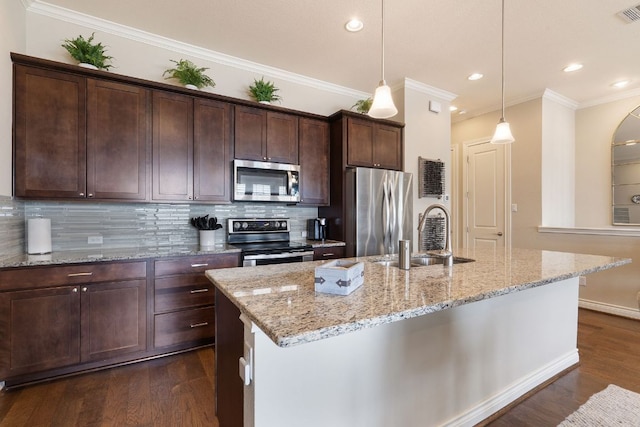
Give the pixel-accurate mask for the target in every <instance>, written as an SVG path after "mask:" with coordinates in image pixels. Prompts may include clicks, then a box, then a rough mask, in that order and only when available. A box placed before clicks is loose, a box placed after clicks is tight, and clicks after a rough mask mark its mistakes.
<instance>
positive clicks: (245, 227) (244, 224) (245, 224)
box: [242, 222, 249, 230]
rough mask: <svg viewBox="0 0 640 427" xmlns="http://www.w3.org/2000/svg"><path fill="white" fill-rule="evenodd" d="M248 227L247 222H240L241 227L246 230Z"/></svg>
mask: <svg viewBox="0 0 640 427" xmlns="http://www.w3.org/2000/svg"><path fill="white" fill-rule="evenodd" d="M248 227H249V224H247V223H246V222H243V223H242V228H244V229H245V230H246V229H247V228H248Z"/></svg>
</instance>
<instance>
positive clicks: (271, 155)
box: [267, 111, 298, 165]
mask: <svg viewBox="0 0 640 427" xmlns="http://www.w3.org/2000/svg"><path fill="white" fill-rule="evenodd" d="M267 161H269V162H277V163H290V164H294V165H297V164H298V117H297V116H294V115H291V114H284V113H274V112H271V111H268V112H267Z"/></svg>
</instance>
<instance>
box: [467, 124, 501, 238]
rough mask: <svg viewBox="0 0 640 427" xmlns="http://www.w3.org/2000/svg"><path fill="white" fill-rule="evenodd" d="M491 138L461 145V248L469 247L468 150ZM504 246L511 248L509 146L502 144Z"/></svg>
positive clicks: (487, 141) (487, 142) (485, 142)
mask: <svg viewBox="0 0 640 427" xmlns="http://www.w3.org/2000/svg"><path fill="white" fill-rule="evenodd" d="M490 141H491V137H490V136H489V137H484V138H479V139H474V140H471V141H464V142H463V143H462V156H463V157H462V194H461V195H460V196H461V199H462V230H461V234H462V235H463V236H464V237H463V239H462V247H464V248H468V247H469V198H468V194H469V184H468V178H469V148H470V147H472V146H476V145H482V144H490ZM503 178H504V246H505V248H506V249H510V248H511V234H512V233H511V223H512V220H511V144H504V177H503Z"/></svg>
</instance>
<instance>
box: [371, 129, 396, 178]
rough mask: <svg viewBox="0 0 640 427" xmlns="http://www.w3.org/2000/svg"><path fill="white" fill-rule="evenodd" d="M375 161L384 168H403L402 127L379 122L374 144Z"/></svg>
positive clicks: (375, 163)
mask: <svg viewBox="0 0 640 427" xmlns="http://www.w3.org/2000/svg"><path fill="white" fill-rule="evenodd" d="M373 163H374V165H375V166H376V167H380V168H383V169H395V170H399V171H401V170H402V166H403V153H402V129H401V128H397V127H393V126H386V125H381V124H377V125H376V128H375V138H374V144H373Z"/></svg>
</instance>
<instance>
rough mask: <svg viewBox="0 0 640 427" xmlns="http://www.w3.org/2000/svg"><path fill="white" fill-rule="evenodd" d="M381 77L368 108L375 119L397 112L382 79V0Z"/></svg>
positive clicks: (386, 117) (384, 117)
mask: <svg viewBox="0 0 640 427" xmlns="http://www.w3.org/2000/svg"><path fill="white" fill-rule="evenodd" d="M381 62H382V79H381V80H380V84H379V85H378V87H377V88H376V93H375V94H374V95H373V103H372V104H371V108H369V113H368V114H369V116H371V117H373V118H376V119H388V118H389V117H393V116H395V115H396V114H398V109H397V108H396V106H395V105H394V104H393V98H392V97H391V88H390V87H389V86H387V82H386V81H385V80H384V0H382V61H381Z"/></svg>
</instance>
